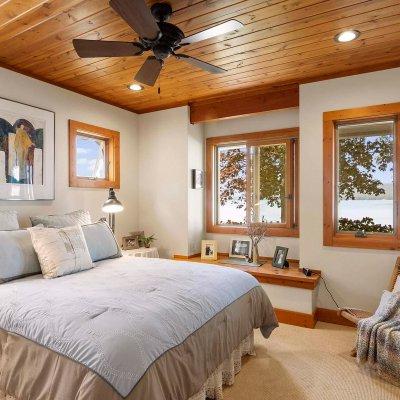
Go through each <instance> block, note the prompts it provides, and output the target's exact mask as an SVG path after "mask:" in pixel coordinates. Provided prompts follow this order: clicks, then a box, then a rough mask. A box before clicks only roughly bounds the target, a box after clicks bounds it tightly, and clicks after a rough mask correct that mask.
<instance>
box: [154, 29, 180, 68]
mask: <svg viewBox="0 0 400 400" xmlns="http://www.w3.org/2000/svg"><path fill="white" fill-rule="evenodd" d="M158 26H159V28H160V31H161V33H162V35H161V37H160V38H159V39H158V40H157V42H156V43H155V44H154V45H153V46H152V50H153V52H154V55H155V57H156V58H157V59H159V60H165V59H166V58H168V57H169V56H170V55H172V54H174V51H175V50H177V49H178V48H179V47H180V46H179V43H180V42H181V41H182V39H184V37H185V35H184V33H183V32H182V31H181V30H180V29H179V28H178V27H177V26H175V25H172V24H169V23H168V22H159V23H158Z"/></svg>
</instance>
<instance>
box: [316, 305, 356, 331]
mask: <svg viewBox="0 0 400 400" xmlns="http://www.w3.org/2000/svg"><path fill="white" fill-rule="evenodd" d="M315 315H316V319H317V321H321V322H328V323H330V324H336V325H344V326H352V327H355V324H353V322H351V321H349V320H347V319H346V318H343V317H342V316H341V315H339V314H338V312H337V310H330V309H328V308H317V309H316V311H315Z"/></svg>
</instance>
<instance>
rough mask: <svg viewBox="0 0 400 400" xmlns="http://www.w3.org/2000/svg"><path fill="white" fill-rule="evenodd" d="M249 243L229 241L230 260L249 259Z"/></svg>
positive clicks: (243, 240) (244, 240)
mask: <svg viewBox="0 0 400 400" xmlns="http://www.w3.org/2000/svg"><path fill="white" fill-rule="evenodd" d="M250 256H251V241H250V240H248V239H231V243H230V246H229V257H230V258H244V259H247V258H250Z"/></svg>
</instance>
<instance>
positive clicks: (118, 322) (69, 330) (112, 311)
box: [0, 256, 277, 397]
mask: <svg viewBox="0 0 400 400" xmlns="http://www.w3.org/2000/svg"><path fill="white" fill-rule="evenodd" d="M258 285H259V284H258V282H257V280H256V279H254V278H253V277H252V276H250V275H249V274H246V273H243V272H241V271H237V270H235V269H231V268H217V267H215V266H209V265H204V264H196V263H189V262H176V261H170V260H162V259H137V258H133V257H127V256H126V257H122V258H120V259H113V260H106V261H102V262H100V263H98V264H97V266H96V267H95V268H94V269H92V270H88V271H84V272H80V273H77V274H73V275H68V276H64V277H61V278H57V279H51V280H49V279H43V278H42V277H41V276H35V277H31V278H26V279H22V280H18V281H15V282H10V283H7V284H4V285H1V286H0V329H3V330H4V331H7V332H11V333H15V334H17V335H20V336H22V337H23V338H26V339H29V340H31V341H33V342H35V343H37V344H40V345H41V346H44V347H45V348H47V349H50V350H52V351H54V352H57V353H59V354H62V355H64V356H66V357H68V358H70V359H72V360H74V361H76V362H79V363H81V364H83V365H84V366H86V367H87V368H89V369H90V370H92V371H94V372H95V373H97V374H98V375H99V376H101V377H102V378H103V379H104V380H105V381H107V382H108V383H109V384H110V385H111V386H112V387H113V388H114V389H115V390H116V391H117V393H118V394H119V395H120V396H122V397H126V396H128V394H129V393H130V392H131V391H132V390H133V388H134V387H135V385H136V384H137V383H138V382H139V380H140V379H141V377H142V376H143V375H144V374H145V373H146V370H147V369H148V368H149V366H150V365H151V364H152V363H154V362H155V361H156V360H157V359H158V358H159V357H160V356H161V355H162V354H164V353H165V352H167V351H168V350H170V349H172V348H174V347H175V346H178V345H179V344H181V343H182V342H183V341H185V339H187V338H188V337H189V336H190V335H192V334H193V333H194V332H196V330H198V329H199V328H201V327H202V326H203V325H204V324H206V323H207V321H209V320H210V319H212V318H213V317H214V316H215V315H217V314H218V313H219V312H221V311H222V310H224V309H225V308H226V307H227V306H229V305H230V304H231V303H233V302H235V301H236V300H237V299H239V298H241V297H242V296H244V295H246V294H247V293H248V292H249V291H251V290H252V289H254V288H256V287H257V286H258ZM265 298H266V301H265V302H264V303H265V304H263V307H264V310H263V312H264V314H265V313H266V311H265V309H267V310H268V313H270V315H271V318H270V323H268V324H266V325H265V326H262V327H261V330H262V332H263V334H264V336H266V337H267V336H269V334H270V332H271V331H272V330H273V329H274V328H275V327H276V326H277V324H276V319H275V316H274V314H273V309H272V307H271V304H270V303H269V300H268V298H267V297H266V296H265ZM259 308H260V307H259ZM260 312H261V311H260Z"/></svg>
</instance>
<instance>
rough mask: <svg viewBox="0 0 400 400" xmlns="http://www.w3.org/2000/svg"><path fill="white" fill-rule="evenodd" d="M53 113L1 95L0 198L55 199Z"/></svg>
mask: <svg viewBox="0 0 400 400" xmlns="http://www.w3.org/2000/svg"><path fill="white" fill-rule="evenodd" d="M54 165H55V113H54V111H50V110H46V109H44V108H40V107H35V106H32V105H28V104H25V103H20V102H17V101H12V100H8V99H4V98H0V200H54V198H55V190H54V187H55V182H54V181H55V168H54Z"/></svg>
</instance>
